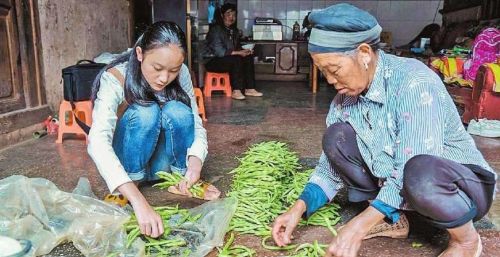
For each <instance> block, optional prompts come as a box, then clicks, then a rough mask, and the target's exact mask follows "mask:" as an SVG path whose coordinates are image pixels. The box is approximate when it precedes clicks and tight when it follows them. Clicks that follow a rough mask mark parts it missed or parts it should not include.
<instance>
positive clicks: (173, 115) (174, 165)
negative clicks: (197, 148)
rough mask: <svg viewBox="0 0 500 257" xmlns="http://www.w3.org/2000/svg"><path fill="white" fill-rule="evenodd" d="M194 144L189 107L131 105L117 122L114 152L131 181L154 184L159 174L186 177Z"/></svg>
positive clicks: (178, 105) (176, 102)
mask: <svg viewBox="0 0 500 257" xmlns="http://www.w3.org/2000/svg"><path fill="white" fill-rule="evenodd" d="M193 140H194V118H193V113H192V110H191V108H190V107H188V106H187V105H185V104H183V103H181V102H179V101H169V102H167V103H166V104H165V105H163V106H162V107H160V106H159V105H158V104H151V105H147V106H141V105H138V104H132V105H130V106H129V107H128V108H127V110H126V111H125V113H124V114H123V117H122V118H121V119H120V120H119V121H118V124H117V126H116V130H115V133H114V137H113V149H114V151H115V153H116V155H117V156H118V159H119V160H120V162H121V164H122V165H123V167H124V168H125V171H126V172H127V173H128V175H129V177H130V179H131V180H133V181H139V180H155V179H157V177H156V176H155V174H156V172H158V171H167V172H168V171H176V172H180V173H182V174H184V173H186V155H187V150H188V148H189V147H191V144H192V143H193Z"/></svg>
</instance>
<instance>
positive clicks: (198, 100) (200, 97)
mask: <svg viewBox="0 0 500 257" xmlns="http://www.w3.org/2000/svg"><path fill="white" fill-rule="evenodd" d="M194 96H195V98H196V104H197V105H198V113H199V114H200V115H201V119H202V120H203V121H207V116H206V114H205V102H204V101H203V93H202V92H201V89H199V88H197V87H195V88H194Z"/></svg>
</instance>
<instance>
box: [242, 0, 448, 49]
mask: <svg viewBox="0 0 500 257" xmlns="http://www.w3.org/2000/svg"><path fill="white" fill-rule="evenodd" d="M343 2H347V3H351V4H353V5H355V6H357V7H359V8H361V9H364V10H366V11H368V12H369V13H371V14H372V15H374V16H375V17H376V18H377V20H378V21H379V23H380V25H381V26H382V27H383V28H384V30H386V31H391V32H392V34H393V41H394V43H395V45H400V44H405V43H408V41H409V40H411V39H413V37H415V36H416V35H417V34H418V33H419V32H420V31H421V30H422V29H423V27H424V26H426V25H428V24H430V23H432V19H433V18H434V15H435V13H436V8H442V4H443V1H442V0H441V1H440V0H428V1H418V0H411V1H408V0H350V1H340V0H238V25H239V26H240V27H241V28H240V29H242V30H243V32H244V33H245V35H248V34H249V33H250V32H251V30H252V25H253V21H254V18H255V17H256V16H259V17H262V16H267V17H274V18H277V19H279V20H281V21H282V23H283V24H284V25H287V26H290V27H292V26H293V24H294V23H295V21H298V22H299V24H302V20H303V19H304V17H305V16H306V15H307V13H308V12H309V11H311V10H320V9H324V8H325V7H329V6H331V5H333V4H338V3H343ZM438 4H441V6H440V7H438ZM441 19H442V18H441V15H440V14H439V13H438V14H437V15H436V23H438V24H441ZM283 32H284V34H283V35H284V37H285V38H291V35H292V32H291V30H290V29H288V28H283Z"/></svg>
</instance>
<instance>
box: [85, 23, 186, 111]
mask: <svg viewBox="0 0 500 257" xmlns="http://www.w3.org/2000/svg"><path fill="white" fill-rule="evenodd" d="M171 44H174V45H178V46H179V47H180V48H181V49H182V50H183V51H184V53H186V36H185V35H184V32H183V31H182V29H181V28H180V27H179V26H178V25H177V24H175V23H174V22H169V21H159V22H155V23H154V24H153V25H151V26H150V27H149V28H148V29H147V30H146V31H145V32H144V33H143V34H142V35H141V36H140V37H139V38H138V39H137V42H136V43H135V45H134V47H133V49H132V50H130V51H128V52H126V53H125V54H123V55H121V56H118V57H117V58H116V59H115V60H113V61H112V62H111V63H109V64H108V65H106V66H105V67H104V68H103V69H102V70H101V71H100V72H99V74H98V75H97V77H96V79H95V80H94V84H93V88H92V102H94V101H95V99H96V98H97V92H98V91H99V88H100V87H101V76H102V74H103V73H104V72H105V71H107V70H108V69H110V68H112V67H114V66H116V65H118V64H120V63H123V62H126V61H128V67H127V69H126V74H125V86H124V92H125V100H126V101H127V102H128V103H129V104H133V103H137V104H140V105H149V104H152V103H153V102H155V100H156V97H155V94H154V91H153V89H152V88H151V86H149V84H148V82H147V81H146V79H145V78H144V76H143V75H142V72H141V63H140V62H139V61H138V60H137V53H136V51H135V48H136V47H140V48H141V49H142V52H143V53H145V52H147V51H148V50H151V49H156V48H159V47H164V46H168V45H171ZM163 90H164V93H165V97H166V100H167V101H170V100H177V101H180V102H182V103H184V104H186V105H187V106H189V107H191V105H190V99H189V96H188V95H187V93H186V92H185V91H184V90H183V89H182V87H181V85H180V83H179V76H177V78H176V79H175V80H173V81H172V82H171V83H170V84H169V85H168V86H166V87H165V88H164V89H163Z"/></svg>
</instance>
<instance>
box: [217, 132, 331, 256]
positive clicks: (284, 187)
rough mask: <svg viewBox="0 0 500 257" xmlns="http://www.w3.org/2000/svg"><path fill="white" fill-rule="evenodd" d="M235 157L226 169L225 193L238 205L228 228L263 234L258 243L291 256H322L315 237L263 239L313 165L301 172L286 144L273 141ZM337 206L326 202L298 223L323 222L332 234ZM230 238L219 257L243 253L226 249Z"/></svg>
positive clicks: (299, 187)
mask: <svg viewBox="0 0 500 257" xmlns="http://www.w3.org/2000/svg"><path fill="white" fill-rule="evenodd" d="M239 161H240V165H239V166H238V167H237V168H236V169H234V170H233V171H231V172H230V173H231V174H234V177H233V183H232V185H231V191H230V192H229V193H228V194H227V195H228V196H230V197H235V198H237V199H238V206H237V208H236V212H235V214H234V217H233V219H232V220H231V224H230V228H229V230H232V231H235V232H238V233H239V234H253V235H257V236H261V237H263V240H262V246H263V247H264V248H266V249H268V250H280V251H290V252H289V254H290V255H291V256H294V257H314V256H323V255H324V250H323V248H325V247H326V246H324V245H320V244H318V242H317V241H315V242H314V243H313V244H310V243H307V244H302V245H300V246H296V245H291V246H287V247H276V246H269V245H266V243H265V242H266V239H268V238H269V237H270V235H271V228H270V226H269V224H271V223H272V222H273V221H274V220H275V219H276V217H277V216H278V215H280V214H282V213H284V212H286V211H287V209H288V208H289V206H290V205H292V204H293V203H294V202H295V201H296V200H297V199H298V198H299V196H300V194H301V193H302V191H303V190H304V187H305V185H306V184H307V182H308V180H309V177H310V176H311V174H312V172H313V171H314V169H309V170H305V171H302V172H301V171H300V169H301V166H300V164H299V162H298V157H297V155H296V154H295V153H293V152H291V151H290V150H289V149H288V147H287V146H286V144H284V143H281V142H276V141H270V142H263V143H259V144H256V145H253V146H252V147H250V149H249V150H248V151H247V152H245V153H244V155H243V157H242V158H241V159H239ZM339 209H340V207H339V206H338V205H337V204H333V203H332V204H328V205H326V206H324V207H323V208H321V209H319V210H318V211H316V212H315V213H314V214H313V215H311V217H309V218H308V219H307V220H302V221H301V222H300V224H299V225H301V226H306V225H313V226H324V227H327V228H328V229H329V230H330V231H331V232H332V234H334V235H336V231H335V229H334V228H333V226H335V225H336V224H337V223H338V221H339V220H340V215H339V212H338V211H339ZM233 239H234V236H233V235H231V237H230V240H229V241H228V242H227V243H226V246H225V248H223V250H222V251H219V257H229V256H243V255H238V254H235V253H236V251H234V252H229V250H230V249H232V248H230V245H231V243H232V241H233ZM224 249H225V251H224ZM294 249H295V251H294ZM245 254H247V252H245ZM245 256H247V255H245ZM248 256H252V254H250V255H248Z"/></svg>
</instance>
